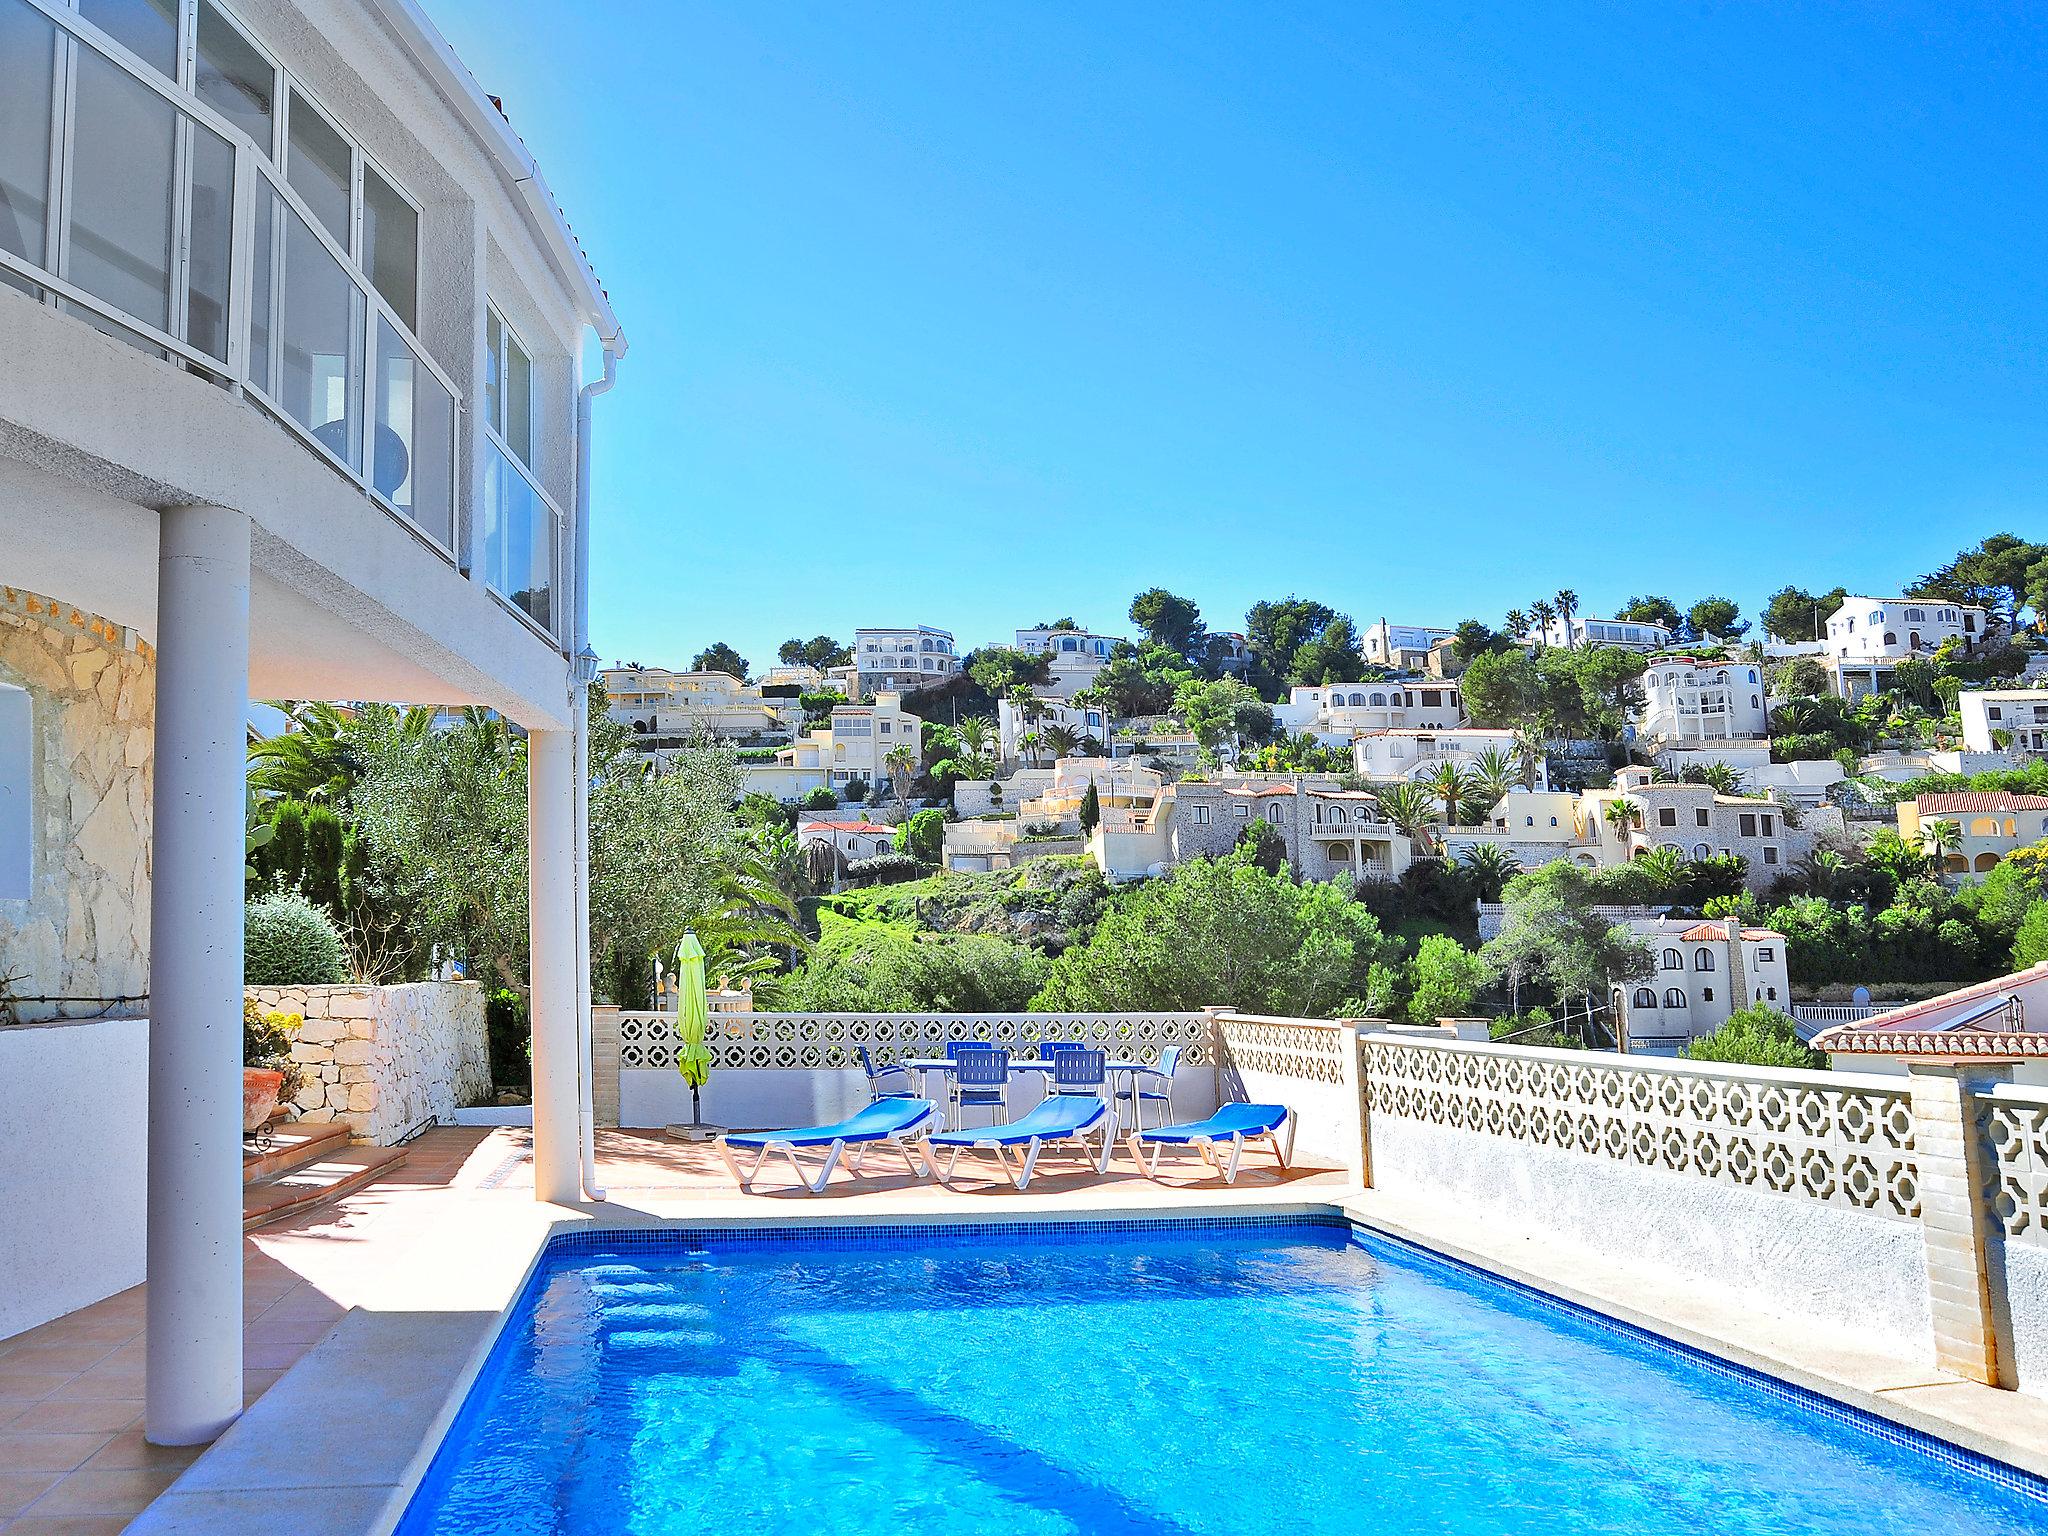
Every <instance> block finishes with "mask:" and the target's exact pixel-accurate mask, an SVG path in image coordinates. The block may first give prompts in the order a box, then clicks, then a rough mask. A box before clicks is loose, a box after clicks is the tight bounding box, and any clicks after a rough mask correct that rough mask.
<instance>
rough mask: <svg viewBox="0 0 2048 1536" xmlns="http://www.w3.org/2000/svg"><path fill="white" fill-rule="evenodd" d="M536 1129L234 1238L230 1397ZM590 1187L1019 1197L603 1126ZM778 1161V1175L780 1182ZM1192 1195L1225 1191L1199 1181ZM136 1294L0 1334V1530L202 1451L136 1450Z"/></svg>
mask: <svg viewBox="0 0 2048 1536" xmlns="http://www.w3.org/2000/svg"><path fill="white" fill-rule="evenodd" d="M531 1148H532V1135H531V1133H530V1132H528V1131H525V1130H515V1129H499V1130H491V1131H486V1130H475V1129H466V1128H453V1127H448V1128H440V1129H435V1130H431V1131H428V1132H427V1133H426V1134H424V1135H423V1136H421V1137H419V1138H418V1139H417V1140H415V1141H414V1142H412V1144H411V1145H410V1146H409V1147H408V1148H407V1149H406V1151H407V1157H406V1161H405V1164H404V1166H403V1167H400V1168H397V1169H395V1170H393V1171H392V1172H391V1173H390V1174H389V1175H388V1176H386V1177H385V1178H383V1179H381V1180H379V1181H378V1182H376V1183H374V1184H371V1185H368V1186H366V1187H365V1188H363V1189H361V1190H359V1191H357V1192H356V1193H355V1194H352V1195H346V1196H343V1197H342V1198H341V1199H339V1200H331V1201H327V1202H325V1203H323V1204H321V1205H318V1206H315V1207H313V1208H312V1209H310V1210H307V1211H302V1212H300V1213H299V1214H298V1215H297V1216H294V1217H291V1218H288V1219H286V1220H284V1221H280V1222H277V1223H275V1224H273V1225H271V1226H268V1227H263V1228H259V1229H258V1230H256V1231H254V1232H251V1233H250V1234H248V1236H247V1237H246V1238H244V1240H243V1244H242V1256H243V1257H242V1276H243V1316H244V1324H243V1361H242V1363H243V1371H242V1386H243V1400H244V1402H245V1404H246V1403H251V1402H254V1401H255V1400H256V1399H257V1398H258V1397H260V1396H262V1395H263V1393H264V1392H265V1391H266V1390H268V1388H269V1387H270V1385H271V1383H273V1382H274V1381H276V1380H277V1379H278V1377H280V1376H282V1375H283V1374H284V1373H285V1371H286V1370H288V1369H289V1368H290V1367H291V1366H292V1365H293V1364H294V1363H296V1362H297V1360H298V1359H299V1357H300V1356H302V1355H303V1354H305V1353H306V1351H307V1350H309V1349H311V1348H312V1347H313V1345H315V1344H316V1343H318V1342H319V1341H320V1339H321V1338H323V1337H324V1336H325V1335H326V1333H327V1331H328V1330H329V1329H330V1328H331V1327H333V1325H334V1324H335V1322H337V1321H338V1320H339V1319H340V1318H341V1316H342V1314H343V1313H344V1312H346V1311H347V1310H348V1308H349V1307H350V1306H352V1305H355V1304H356V1299H357V1298H358V1297H359V1296H360V1294H361V1292H362V1289H363V1287H364V1285H365V1282H366V1281H367V1280H368V1278H369V1277H370V1276H371V1275H372V1274H373V1273H374V1272H375V1271H376V1270H377V1269H378V1267H380V1266H382V1265H385V1264H388V1263H390V1262H392V1260H393V1259H394V1258H395V1257H396V1256H397V1255H398V1254H399V1253H400V1252H402V1250H403V1249H404V1248H405V1247H407V1246H409V1245H410V1243H411V1242H412V1241H413V1240H414V1239H416V1238H417V1236H418V1235H419V1234H420V1233H421V1232H422V1231H423V1230H424V1229H425V1227H426V1226H427V1225H428V1224H429V1223H431V1222H432V1221H433V1220H434V1214H435V1211H436V1210H437V1209H443V1208H445V1207H444V1202H446V1201H448V1200H471V1199H507V1200H530V1199H531V1198H532V1191H533V1167H532V1160H531ZM597 1161H598V1175H599V1182H600V1183H601V1184H603V1185H604V1186H605V1188H606V1191H607V1193H608V1194H610V1195H611V1196H612V1197H613V1198H614V1199H615V1200H618V1201H620V1202H621V1204H623V1205H625V1206H627V1207H634V1206H639V1205H642V1204H646V1205H650V1206H660V1207H664V1208H666V1209H669V1210H673V1204H672V1203H673V1202H676V1201H681V1202H685V1203H689V1202H694V1201H700V1200H702V1201H707V1202H708V1201H709V1200H713V1199H715V1200H716V1201H717V1203H718V1205H719V1206H720V1208H721V1210H722V1211H724V1212H727V1213H729V1212H732V1211H734V1210H736V1209H742V1210H743V1209H746V1208H749V1207H751V1208H754V1209H761V1208H763V1207H766V1206H779V1205H782V1204H784V1203H785V1202H786V1201H790V1202H795V1203H798V1204H801V1205H805V1206H808V1207H809V1208H811V1209H813V1210H819V1209H824V1210H830V1209H832V1208H834V1207H839V1206H841V1204H842V1201H843V1202H844V1203H845V1205H846V1206H847V1207H854V1208H857V1205H858V1200H859V1197H862V1196H865V1195H882V1194H886V1195H890V1196H908V1197H911V1198H913V1199H915V1200H917V1201H919V1202H932V1203H933V1204H935V1205H939V1206H943V1204H944V1203H947V1202H952V1203H955V1204H957V1205H959V1206H960V1207H961V1208H969V1207H984V1208H985V1207H986V1205H987V1204H988V1202H989V1201H990V1200H992V1199H993V1200H1006V1199H1014V1198H1017V1192H1016V1191H1014V1190H1011V1189H1009V1188H1007V1186H1004V1185H1001V1184H998V1183H997V1182H996V1179H997V1177H998V1176H997V1175H996V1174H995V1172H994V1169H993V1167H992V1166H986V1165H985V1166H984V1167H983V1168H981V1169H979V1170H976V1171H975V1173H974V1174H973V1175H972V1176H970V1173H969V1166H970V1165H969V1162H968V1160H967V1159H964V1158H963V1159H962V1162H961V1165H960V1175H961V1180H960V1182H961V1185H962V1187H961V1188H960V1189H959V1190H956V1191H951V1192H949V1191H947V1190H945V1189H943V1188H940V1187H938V1186H937V1185H935V1184H933V1183H931V1182H930V1181H917V1180H913V1179H911V1178H910V1177H909V1176H908V1175H907V1174H905V1173H904V1171H903V1168H902V1165H901V1163H900V1162H899V1163H898V1164H897V1165H896V1167H895V1168H894V1170H893V1171H891V1170H890V1169H889V1168H888V1167H887V1165H886V1159H879V1158H878V1160H877V1163H876V1164H875V1165H874V1166H872V1167H871V1168H870V1169H869V1171H868V1173H867V1175H866V1176H864V1177H855V1176H853V1175H851V1174H848V1173H846V1172H845V1171H844V1170H842V1171H841V1172H839V1173H838V1174H837V1175H835V1177H834V1180H833V1183H832V1185H831V1187H830V1189H829V1191H828V1193H827V1194H826V1195H825V1196H824V1197H809V1196H805V1195H804V1194H803V1193H802V1192H801V1191H799V1190H797V1189H796V1188H795V1187H794V1186H793V1185H790V1184H785V1183H781V1182H777V1181H776V1180H777V1176H776V1175H775V1174H774V1172H773V1169H772V1166H771V1170H770V1175H769V1178H770V1180H771V1182H770V1183H769V1184H767V1185H764V1190H763V1193H762V1195H761V1196H759V1197H751V1198H750V1197H744V1196H739V1195H738V1194H737V1192H736V1191H735V1190H734V1189H733V1186H732V1180H731V1178H730V1176H729V1175H728V1174H727V1173H726V1170H725V1166H724V1164H723V1163H722V1162H720V1161H719V1158H718V1156H717V1154H716V1153H715V1152H714V1151H713V1150H712V1149H711V1147H710V1146H708V1145H704V1144H684V1143H679V1142H674V1141H670V1140H668V1139H667V1138H666V1137H665V1136H663V1135H662V1133H661V1132H659V1131H601V1132H599V1134H598V1143H597ZM786 1173H787V1168H786V1166H785V1168H784V1169H783V1174H785V1175H786ZM1343 1182H1344V1176H1343V1175H1342V1174H1341V1173H1334V1172H1331V1171H1328V1170H1319V1169H1312V1168H1297V1169H1295V1170H1293V1171H1291V1172H1286V1173H1283V1172H1280V1171H1278V1170H1275V1169H1273V1168H1272V1166H1271V1164H1270V1162H1268V1161H1267V1160H1265V1159H1264V1158H1263V1157H1262V1156H1261V1155H1260V1154H1258V1153H1247V1155H1246V1159H1245V1167H1244V1170H1243V1171H1242V1172H1240V1174H1239V1176H1238V1181H1237V1187H1238V1188H1239V1189H1243V1190H1257V1189H1267V1190H1271V1189H1273V1188H1276V1187H1280V1186H1283V1185H1295V1184H1300V1185H1305V1186H1307V1187H1306V1188H1304V1189H1303V1191H1302V1192H1303V1193H1304V1195H1309V1196H1311V1197H1313V1196H1314V1195H1318V1194H1325V1193H1330V1192H1333V1191H1334V1188H1335V1187H1336V1186H1341V1185H1342V1184H1343ZM1202 1187H1205V1188H1214V1189H1221V1188H1222V1187H1223V1186H1222V1185H1221V1184H1220V1183H1218V1182H1216V1181H1214V1180H1210V1181H1208V1182H1207V1183H1206V1184H1204V1185H1203V1186H1202ZM1140 1191H1142V1192H1143V1193H1144V1195H1145V1196H1146V1197H1148V1198H1157V1197H1159V1195H1158V1186H1155V1185H1151V1184H1148V1183H1147V1182H1146V1181H1145V1180H1144V1179H1143V1178H1142V1177H1141V1176H1140V1175H1139V1174H1138V1172H1137V1170H1136V1169H1135V1168H1133V1167H1132V1166H1131V1165H1130V1164H1129V1163H1128V1161H1126V1160H1124V1159H1123V1158H1122V1157H1121V1154H1120V1155H1119V1158H1118V1160H1117V1162H1116V1163H1114V1164H1112V1167H1111V1171H1110V1174H1109V1176H1108V1177H1107V1178H1106V1179H1098V1178H1096V1177H1095V1176H1094V1175H1093V1174H1092V1173H1090V1172H1084V1171H1080V1169H1079V1165H1078V1164H1076V1163H1075V1162H1074V1161H1073V1160H1072V1159H1062V1160H1060V1161H1058V1162H1051V1163H1048V1164H1047V1165H1042V1166H1041V1169H1040V1172H1039V1175H1038V1177H1036V1178H1035V1179H1033V1181H1032V1185H1031V1189H1030V1191H1029V1196H1028V1197H1027V1198H1030V1199H1032V1200H1033V1202H1034V1203H1039V1197H1041V1196H1052V1197H1065V1199H1064V1200H1063V1201H1062V1203H1071V1204H1073V1205H1076V1206H1081V1207H1085V1206H1090V1205H1098V1204H1110V1203H1114V1202H1116V1201H1117V1200H1119V1199H1125V1198H1127V1197H1131V1196H1133V1195H1134V1193H1136V1192H1140ZM143 1291H144V1287H142V1286H136V1287H135V1288H134V1289H133V1290H128V1291H123V1292H122V1293H121V1294H120V1295H118V1296H110V1297H108V1298H107V1299H106V1300H105V1301H102V1302H98V1303H96V1304H95V1305H93V1306H90V1307H85V1308H83V1309H81V1310H80V1311H77V1312H73V1313H71V1314H69V1315H68V1316H65V1317H60V1318H57V1319H56V1320H54V1321H52V1322H48V1323H45V1324H43V1325H42V1326H41V1327H39V1328H32V1329H30V1330H29V1331H28V1332H26V1333H22V1334H17V1335H16V1336H15V1337H13V1338H11V1339H6V1340H0V1536H113V1533H116V1532H119V1531H120V1530H121V1529H122V1528H123V1527H124V1526H125V1525H126V1524H127V1523H128V1522H129V1521H130V1520H131V1519H133V1518H134V1517H135V1516H136V1515H137V1514H139V1513H140V1512H141V1511H142V1509H143V1508H144V1507H145V1506H146V1505H147V1504H148V1503H149V1502H150V1501H151V1500H152V1499H154V1498H155V1497H156V1495H157V1494H158V1493H160V1492H162V1491H163V1489H164V1488H165V1487H167V1486H168V1485H169V1484H170V1483H171V1482H172V1480H173V1479H175V1478H176V1477H177V1476H178V1474H179V1473H180V1472H182V1471H183V1470H184V1469H185V1468H186V1467H187V1466H188V1465H189V1464H190V1463H191V1462H192V1461H193V1460H194V1459H195V1458H196V1457H197V1456H198V1455H199V1454H200V1452H201V1451H202V1450H203V1449H204V1447H200V1446H194V1447H189V1448H186V1449H181V1450H167V1449H164V1448H161V1447H157V1446H151V1445H148V1444H146V1443H144V1441H143V1439H142V1429H141V1424H142V1359H143V1353H142V1334H143Z"/></svg>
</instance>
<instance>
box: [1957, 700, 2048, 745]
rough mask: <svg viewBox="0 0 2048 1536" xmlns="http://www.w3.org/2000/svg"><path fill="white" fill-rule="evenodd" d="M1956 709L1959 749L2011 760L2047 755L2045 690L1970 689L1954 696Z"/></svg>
mask: <svg viewBox="0 0 2048 1536" xmlns="http://www.w3.org/2000/svg"><path fill="white" fill-rule="evenodd" d="M1956 709H1957V710H1958V711H1959V712H1960V713H1961V715H1962V717H1963V745H1964V747H1966V748H1967V749H1968V750H1970V751H1972V752H2004V753H2007V754H2009V755H2011V756H2013V757H2040V756H2043V755H2048V688H2025V689H2018V688H2016V689H2013V690H2011V691H2009V692H2005V693H1990V692H1986V691H1983V690H1978V689H1971V690H1967V691H1965V692H1963V693H1959V694H1957V695H1956ZM2001 738H2002V739H2001Z"/></svg>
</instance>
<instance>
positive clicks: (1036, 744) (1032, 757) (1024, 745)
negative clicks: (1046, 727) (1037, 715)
mask: <svg viewBox="0 0 2048 1536" xmlns="http://www.w3.org/2000/svg"><path fill="white" fill-rule="evenodd" d="M1044 745H1045V741H1044V738H1042V737H1041V736H1040V735H1039V734H1038V732H1036V731H1026V732H1025V733H1024V734H1023V735H1022V736H1019V737H1018V738H1017V747H1018V750H1020V751H1021V752H1023V754H1024V761H1025V762H1027V763H1029V764H1030V765H1031V766H1032V767H1034V768H1036V767H1037V766H1038V749H1039V748H1040V747H1042V746H1044Z"/></svg>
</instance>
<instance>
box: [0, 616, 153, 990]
mask: <svg viewBox="0 0 2048 1536" xmlns="http://www.w3.org/2000/svg"><path fill="white" fill-rule="evenodd" d="M0 688H8V689H20V690H22V691H23V692H25V693H26V694H27V702H28V720H29V727H28V728H29V747H30V754H31V761H30V782H29V785H28V789H29V796H28V800H29V804H28V807H27V809H28V812H29V817H30V823H29V854H30V871H31V883H30V886H29V894H28V897H27V899H26V900H22V899H20V898H18V897H17V898H15V899H4V898H0V974H7V973H11V974H12V978H13V979H12V980H11V982H10V983H9V985H8V987H7V990H8V991H10V992H12V993H14V994H15V995H16V996H21V997H28V996H41V997H75V998H82V999H90V998H117V997H119V998H131V999H134V1000H135V1001H134V1003H133V1004H132V1005H130V1006H127V1007H122V1008H119V1009H117V1010H116V1011H118V1012H134V1011H139V1010H140V1008H141V1007H142V1006H143V1003H142V997H143V994H145V993H147V992H148V991H149V830H150V791H151V778H152V774H151V770H152V768H153V765H154V763H155V757H156V744H155V725H156V656H155V653H154V652H153V651H151V650H150V648H149V645H148V643H147V642H145V641H144V640H142V639H141V638H140V637H139V636H137V635H136V634H135V632H134V631H132V630H128V629H123V628H121V627H120V626H119V625H117V624H111V623H109V622H108V621H107V620H105V619H103V618H100V617H98V616H97V615H95V614H91V613H87V612H85V611H83V610H82V609H79V608H75V607H73V606H72V605H71V604H69V603H64V602H58V601H56V600H55V599H52V598H47V597H43V596H41V595H39V594H37V593H34V592H28V591H24V590H22V589H21V588H18V587H8V586H0ZM14 697H15V698H16V699H17V700H18V699H20V697H21V694H19V693H17V694H15V695H14ZM0 807H5V808H6V809H7V810H8V811H9V813H11V814H18V811H19V807H14V806H10V805H7V796H6V795H4V794H0ZM88 1006H89V1005H88ZM18 1011H19V1014H20V1016H21V1017H22V1018H23V1019H24V1020H29V1021H33V1020H38V1019H44V1018H48V1017H51V1016H52V1015H53V1014H54V1013H55V1012H56V1011H57V1010H56V1009H55V1007H54V1006H52V1005H44V1004H36V1005H23V1006H22V1007H21V1008H20V1009H19V1010H18Z"/></svg>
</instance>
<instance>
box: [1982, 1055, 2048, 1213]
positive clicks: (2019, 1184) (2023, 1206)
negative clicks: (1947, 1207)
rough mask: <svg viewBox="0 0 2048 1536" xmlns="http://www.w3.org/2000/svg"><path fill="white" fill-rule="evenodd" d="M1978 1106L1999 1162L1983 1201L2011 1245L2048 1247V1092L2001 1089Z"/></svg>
mask: <svg viewBox="0 0 2048 1536" xmlns="http://www.w3.org/2000/svg"><path fill="white" fill-rule="evenodd" d="M1977 1103H1978V1107H1979V1110H1980V1112H1981V1113H1982V1115H1983V1117H1984V1119H1983V1125H1984V1132H1985V1135H1986V1137H1987V1138H1988V1139H1989V1141H1990V1143H1991V1147H1992V1150H1993V1151H1994V1152H1995V1153H1996V1154H1997V1158H1998V1164H1997V1177H1996V1181H1995V1183H1994V1186H1993V1187H1992V1188H1991V1189H1988V1190H1986V1191H1984V1198H1985V1199H1986V1200H1988V1201H1989V1202H1990V1204H1991V1209H1992V1214H1993V1216H1994V1218H1995V1219H1996V1220H1997V1222H1998V1223H1999V1225H2000V1227H2001V1228H2002V1229H2003V1230H2004V1232H2005V1235H2006V1237H2007V1238H2008V1239H2009V1240H2012V1241H2015V1242H2022V1243H2037V1244H2041V1245H2043V1246H2048V1090H2043V1089H2040V1088H2033V1087H2019V1086H2016V1085H2009V1084H2001V1085H2000V1086H1999V1087H1997V1088H1994V1089H1993V1090H1992V1091H1991V1092H1990V1093H1988V1094H1982V1095H1979V1097H1978V1100H1977Z"/></svg>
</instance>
